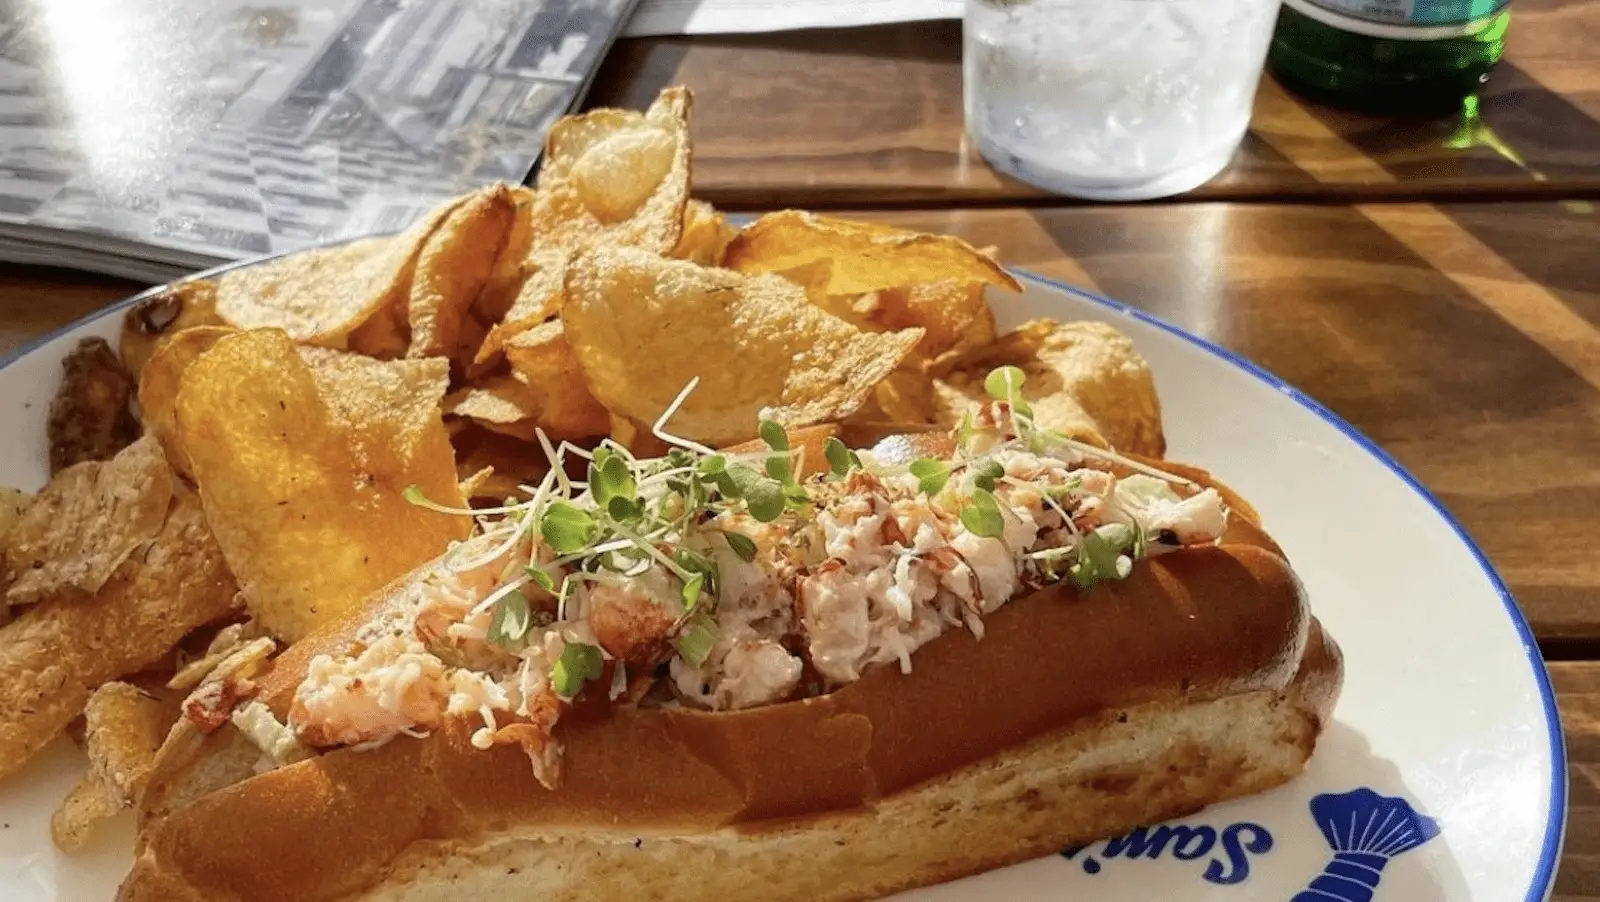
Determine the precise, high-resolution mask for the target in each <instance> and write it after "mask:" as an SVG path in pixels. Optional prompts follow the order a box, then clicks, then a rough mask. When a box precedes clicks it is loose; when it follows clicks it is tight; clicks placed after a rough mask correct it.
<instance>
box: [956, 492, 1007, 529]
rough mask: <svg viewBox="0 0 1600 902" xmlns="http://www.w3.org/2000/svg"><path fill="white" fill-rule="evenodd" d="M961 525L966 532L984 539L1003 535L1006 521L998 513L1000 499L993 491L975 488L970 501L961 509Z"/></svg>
mask: <svg viewBox="0 0 1600 902" xmlns="http://www.w3.org/2000/svg"><path fill="white" fill-rule="evenodd" d="M961 525H962V526H965V527H966V528H967V532H970V533H972V534H973V535H975V536H983V537H984V538H986V539H998V538H1000V537H1001V536H1003V535H1005V532H1006V521H1005V517H1003V516H1002V515H1001V514H1000V501H999V499H997V498H995V496H994V492H991V491H989V490H987V489H977V490H976V491H974V492H973V493H972V503H971V504H969V505H967V506H966V507H964V508H962V509H961Z"/></svg>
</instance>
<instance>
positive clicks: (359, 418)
mask: <svg viewBox="0 0 1600 902" xmlns="http://www.w3.org/2000/svg"><path fill="white" fill-rule="evenodd" d="M295 350H296V351H297V352H298V353H299V354H300V359H301V360H302V361H304V362H305V364H306V366H308V367H310V369H311V377H312V379H313V380H314V381H315V382H316V386H317V394H318V395H319V396H320V397H321V399H322V402H323V404H325V405H326V406H327V410H328V415H329V417H330V420H331V422H332V425H333V428H334V429H335V430H337V431H339V432H340V433H342V434H343V435H345V436H348V437H349V439H350V441H351V448H352V449H353V450H354V452H355V454H356V462H357V463H358V464H359V465H360V466H362V467H364V468H366V469H368V470H372V471H392V472H399V471H404V470H407V469H410V468H412V467H416V466H424V467H427V466H432V467H434V468H438V467H440V466H442V462H441V461H439V460H430V459H429V458H430V455H438V454H440V453H441V452H442V451H443V449H444V447H445V446H444V445H440V444H439V443H438V442H437V441H435V439H436V438H437V436H436V433H437V432H438V431H439V429H440V428H441V424H440V420H439V405H440V399H441V398H443V397H444V392H445V389H446V388H447V387H448V386H449V382H450V365H449V363H448V362H447V361H445V360H444V359H443V358H438V357H431V358H428V359H424V360H387V361H383V360H372V359H369V358H367V357H363V356H361V355H360V354H350V353H345V352H343V351H334V350H329V349H327V348H313V347H307V346H304V345H301V346H300V347H298V348H296V349H295ZM436 500H437V499H436Z"/></svg>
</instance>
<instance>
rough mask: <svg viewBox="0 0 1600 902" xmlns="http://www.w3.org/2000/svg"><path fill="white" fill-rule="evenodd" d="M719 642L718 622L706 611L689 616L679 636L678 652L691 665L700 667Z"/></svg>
mask: <svg viewBox="0 0 1600 902" xmlns="http://www.w3.org/2000/svg"><path fill="white" fill-rule="evenodd" d="M716 644H717V623H716V621H714V620H712V619H711V618H710V617H707V616H706V615H705V614H704V613H697V614H695V615H694V616H693V617H690V618H689V622H688V623H686V624H685V625H684V629H683V632H682V633H681V634H679V636H678V654H679V655H681V656H682V657H683V659H684V660H685V661H687V662H688V663H689V664H690V665H692V666H694V667H699V666H700V665H701V664H704V663H705V660H706V658H707V657H709V656H710V655H711V649H712V647H713V646H715V645H716Z"/></svg>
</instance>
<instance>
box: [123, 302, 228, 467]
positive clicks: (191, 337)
mask: <svg viewBox="0 0 1600 902" xmlns="http://www.w3.org/2000/svg"><path fill="white" fill-rule="evenodd" d="M234 331H235V330H234V329H231V328H229V327H228V326H196V327H194V328H192V329H184V330H183V331H182V332H179V333H177V334H176V335H173V336H171V337H170V338H169V339H168V340H167V341H165V342H163V343H162V344H161V345H160V346H159V347H158V348H157V349H156V352H155V354H154V355H152V356H151V357H150V362H149V363H148V364H147V365H146V366H145V368H144V375H143V376H142V377H141V378H140V379H139V410H140V412H141V413H143V415H144V428H145V431H146V432H148V433H149V434H150V435H153V436H155V437H156V439H157V440H158V441H160V442H161V448H162V450H163V451H165V452H166V455H167V461H168V462H169V463H170V464H172V469H173V470H175V471H177V472H178V473H179V474H181V475H183V476H185V477H191V476H192V475H193V474H192V472H191V471H190V469H189V456H188V455H187V454H185V453H184V450H183V444H182V443H181V442H179V441H178V409H177V403H178V385H179V384H180V383H179V380H181V379H182V378H183V372H184V370H186V369H188V368H189V364H191V363H193V362H194V361H195V360H197V359H198V358H199V357H200V355H201V354H204V353H205V352H206V351H209V350H210V349H211V346H212V345H214V344H216V343H217V341H218V340H219V339H221V338H222V337H223V336H224V335H232V334H233V333H234Z"/></svg>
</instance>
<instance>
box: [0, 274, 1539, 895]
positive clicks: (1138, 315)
mask: <svg viewBox="0 0 1600 902" xmlns="http://www.w3.org/2000/svg"><path fill="white" fill-rule="evenodd" d="M281 256H284V254H273V255H271V256H267V257H256V258H253V259H250V260H240V261H236V262H233V263H225V264H223V265H221V266H217V267H213V268H212V269H208V270H205V271H203V272H198V273H195V274H194V275H192V276H187V277H185V279H192V278H206V277H210V276H216V275H220V274H222V273H224V272H227V271H228V270H231V269H236V268H238V267H241V266H253V265H256V264H259V263H264V262H266V261H268V260H272V259H275V258H277V257H281ZM1008 269H1010V271H1011V272H1013V273H1015V274H1017V275H1019V276H1021V277H1022V278H1023V279H1025V280H1026V281H1029V282H1033V283H1035V284H1037V285H1044V286H1048V287H1050V288H1054V289H1056V290H1058V291H1062V292H1065V293H1066V294H1070V295H1072V296H1073V297H1077V298H1080V299H1082V300H1085V301H1088V302H1090V303H1092V304H1094V305H1096V306H1099V307H1104V308H1106V309H1107V310H1111V311H1113V312H1116V313H1120V314H1122V315H1123V316H1127V317H1130V318H1132V319H1136V320H1138V321H1140V322H1142V323H1145V324H1147V325H1151V326H1154V327H1155V328H1157V329H1160V330H1161V331H1163V332H1165V333H1167V334H1168V335H1172V336H1174V337H1176V338H1179V339H1182V340H1183V341H1185V342H1188V343H1189V344H1191V345H1194V346H1195V347H1198V348H1200V349H1202V350H1204V351H1206V352H1207V353H1209V354H1211V355H1212V356H1215V357H1217V358H1220V359H1222V360H1224V361H1227V362H1228V363H1230V364H1232V365H1233V366H1236V367H1238V368H1239V369H1241V370H1244V371H1245V372H1247V373H1249V374H1250V375H1252V376H1254V377H1255V378H1257V379H1259V380H1261V381H1262V382H1264V383H1266V384H1267V385H1269V386H1271V387H1272V388H1274V389H1276V390H1277V391H1279V392H1281V393H1283V394H1284V395H1287V396H1288V397H1289V398H1290V399H1291V400H1293V401H1294V402H1295V403H1297V404H1299V405H1300V406H1301V407H1304V408H1305V409H1306V410H1309V411H1310V412H1311V413H1313V414H1315V415H1316V416H1317V417H1319V418H1320V419H1321V420H1322V421H1323V422H1325V423H1327V424H1328V425H1330V426H1332V427H1333V428H1335V429H1337V430H1338V431H1339V432H1341V433H1343V434H1344V436H1345V437H1346V438H1348V439H1350V440H1351V441H1352V442H1355V443H1356V445H1357V446H1359V447H1360V448H1361V449H1362V450H1364V451H1366V452H1367V453H1368V454H1370V455H1371V456H1372V457H1373V459H1375V460H1377V461H1378V462H1379V463H1380V464H1382V465H1383V466H1384V467H1386V468H1387V469H1388V470H1389V472H1391V473H1393V474H1394V475H1395V476H1397V477H1399V479H1400V480H1401V481H1402V482H1404V483H1405V484H1406V485H1407V486H1409V487H1410V488H1411V490H1412V491H1413V492H1415V493H1416V494H1417V496H1418V497H1420V498H1421V499H1422V500H1423V501H1424V502H1425V503H1426V504H1427V505H1428V506H1429V507H1431V508H1432V509H1433V511H1434V513H1436V514H1438V515H1439V517H1440V519H1442V520H1444V522H1445V524H1446V525H1448V526H1449V527H1450V529H1451V531H1453V532H1454V533H1455V534H1456V538H1457V539H1459V540H1460V541H1461V544H1462V545H1464V546H1466V548H1467V550H1468V551H1469V552H1470V553H1471V554H1472V557H1473V560H1475V561H1477V563H1478V567H1479V568H1480V569H1481V570H1482V571H1483V575H1484V578H1485V579H1487V580H1488V581H1489V584H1490V585H1491V586H1493V587H1494V591H1495V593H1496V594H1498V595H1499V596H1500V603H1501V604H1502V605H1503V606H1504V607H1505V611H1506V615H1507V616H1508V617H1510V618H1511V625H1512V627H1513V628H1515V629H1516V631H1517V636H1518V638H1519V639H1521V640H1522V649H1523V653H1524V654H1526V655H1527V658H1528V664H1529V665H1530V666H1531V667H1532V668H1533V678H1534V682H1535V683H1537V684H1538V686H1539V695H1540V697H1541V698H1542V699H1543V701H1544V719H1545V727H1546V730H1547V732H1548V735H1547V740H1548V741H1549V743H1550V775H1551V776H1550V810H1549V811H1548V812H1547V813H1546V816H1545V831H1544V840H1543V843H1542V847H1541V848H1540V851H1539V865H1538V867H1537V868H1536V869H1535V870H1534V873H1533V885H1531V886H1529V887H1528V893H1527V895H1526V896H1525V897H1524V902H1544V900H1545V899H1547V898H1548V897H1549V895H1550V893H1551V891H1552V889H1553V888H1554V884H1555V872H1556V867H1557V865H1558V864H1559V863H1560V859H1561V848H1562V843H1563V842H1564V841H1565V839H1566V811H1567V746H1566V737H1564V736H1563V735H1562V733H1561V714H1560V711H1559V709H1558V708H1557V706H1556V694H1555V688H1554V687H1553V686H1552V685H1551V683H1550V674H1549V671H1547V670H1546V669H1545V665H1544V657H1543V656H1542V655H1540V653H1539V645H1538V642H1537V641H1536V640H1535V639H1534V637H1533V630H1532V629H1531V628H1530V627H1529V626H1528V621H1527V618H1525V617H1523V615H1522V609H1521V608H1519V607H1517V603H1516V601H1515V599H1513V598H1512V596H1511V590H1509V589H1507V588H1506V584H1505V582H1504V581H1503V580H1501V579H1500V574H1499V573H1497V572H1495V569H1494V565H1493V564H1490V563H1489V559H1488V558H1487V557H1486V556H1485V555H1484V553H1483V550H1482V549H1480V548H1479V547H1478V544H1477V543H1476V542H1474V541H1473V540H1472V537H1471V536H1469V535H1467V531H1466V528H1465V527H1463V526H1462V525H1461V521H1459V520H1457V519H1456V518H1455V515H1454V514H1451V513H1450V511H1448V510H1447V509H1445V506H1444V505H1443V504H1441V503H1439V499H1438V498H1435V497H1434V495H1433V493H1432V492H1430V491H1429V490H1428V489H1427V488H1426V487H1425V486H1423V484H1422V483H1421V482H1419V481H1417V478H1416V477H1415V476H1413V475H1411V473H1410V471H1408V470H1407V469H1406V468H1405V467H1403V466H1401V465H1400V462H1399V461H1397V460H1395V459H1394V458H1393V457H1391V456H1390V455H1389V452H1387V451H1385V450H1383V449H1382V448H1380V447H1378V445H1377V444H1375V443H1374V442H1373V441H1372V440H1371V439H1369V438H1367V437H1366V436H1365V435H1363V434H1362V433H1361V431H1360V430H1358V429H1356V428H1355V427H1354V426H1352V425H1350V424H1349V423H1347V422H1345V420H1344V419H1343V418H1342V417H1340V416H1339V415H1338V414H1336V413H1334V412H1333V411H1331V410H1329V409H1328V408H1326V407H1324V406H1322V404H1321V403H1319V402H1317V401H1315V400H1313V399H1312V398H1310V397H1308V396H1307V395H1305V394H1303V393H1302V392H1301V391H1300V390H1299V389H1297V388H1295V387H1294V386H1292V385H1290V384H1289V383H1287V382H1285V381H1283V380H1282V379H1280V378H1278V377H1277V376H1275V375H1273V374H1272V373H1270V372H1268V371H1267V370H1265V369H1263V368H1262V367H1260V366H1258V365H1257V364H1255V363H1252V362H1250V361H1249V360H1246V359H1245V358H1243V357H1240V356H1239V355H1237V354H1235V353H1233V352H1232V351H1229V350H1228V349H1227V348H1224V347H1222V346H1221V345H1218V344H1215V343H1213V342H1210V341H1207V340H1206V339H1204V338H1201V337H1200V336H1198V335H1195V334H1193V333H1191V332H1187V331H1185V330H1183V329H1180V328H1179V327H1177V326H1175V325H1173V324H1172V323H1169V322H1167V321H1166V320H1164V319H1161V318H1160V317H1158V316H1154V315H1152V314H1150V313H1146V312H1145V311H1143V310H1140V309H1138V308H1136V307H1131V306H1129V305H1127V304H1124V303H1122V302H1120V301H1114V300H1112V299H1110V298H1108V297H1105V296H1104V295H1099V294H1095V293H1094V292H1092V291H1085V290H1084V289H1082V288H1078V287H1076V286H1073V285H1068V284H1067V283H1065V282H1058V281H1056V280H1055V279H1050V278H1046V277H1044V276H1041V275H1037V274H1035V273H1032V272H1029V271H1027V270H1025V269H1016V268H1010V267H1008ZM168 284H169V285H170V284H172V283H168ZM165 287H166V286H164V285H157V286H154V287H152V288H149V289H146V290H144V291H141V292H139V293H138V294H136V295H134V296H133V297H130V298H127V299H125V300H122V301H118V302H117V303H115V304H112V305H110V306H108V307H104V308H102V309H100V310H98V311H96V312H94V313H91V314H89V315H88V316H85V317H83V318H82V319H79V320H78V321H76V322H74V323H71V324H69V325H66V326H63V327H61V328H60V329H57V330H55V331H53V332H50V333H49V334H47V335H43V336H40V337H38V338H35V339H33V340H31V341H28V342H24V343H23V344H22V346H21V347H19V348H17V349H16V350H14V351H12V352H10V353H8V354H5V355H4V356H0V369H5V368H6V367H8V366H10V365H11V364H12V363H15V362H16V361H17V360H19V359H21V358H23V357H25V356H27V355H28V354H30V353H32V352H33V351H35V350H37V349H39V348H40V347H42V346H44V345H46V344H48V343H50V342H52V341H54V340H56V339H57V338H60V337H61V336H63V335H66V334H68V333H70V332H74V331H76V330H78V329H80V328H82V327H84V326H86V325H88V324H90V323H93V322H96V321H98V320H101V319H104V318H105V317H108V316H111V315H112V314H115V313H117V312H119V311H122V310H125V309H127V308H128V307H131V306H133V305H134V304H136V303H138V302H139V301H141V300H143V299H144V298H146V297H149V296H150V295H152V294H155V293H156V292H158V291H160V290H161V289H163V288H165Z"/></svg>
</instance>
